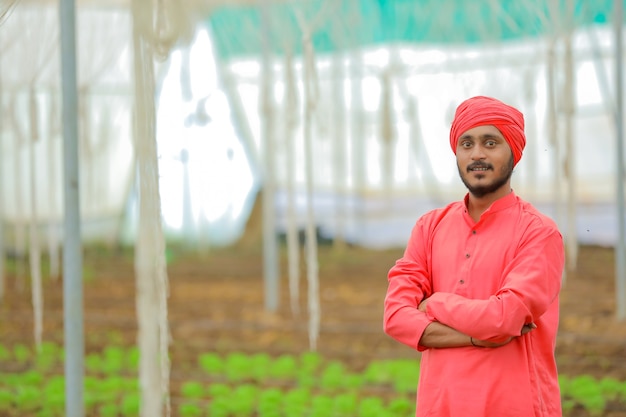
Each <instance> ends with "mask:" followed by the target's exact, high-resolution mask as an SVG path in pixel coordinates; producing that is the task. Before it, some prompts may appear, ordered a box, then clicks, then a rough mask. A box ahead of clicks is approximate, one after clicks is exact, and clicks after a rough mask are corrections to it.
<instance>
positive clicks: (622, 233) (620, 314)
mask: <svg viewBox="0 0 626 417" xmlns="http://www.w3.org/2000/svg"><path fill="white" fill-rule="evenodd" d="M614 8H615V10H614V13H613V19H614V24H615V91H616V99H615V132H616V138H617V141H616V142H617V143H616V146H617V152H615V154H616V155H617V175H616V178H615V184H616V186H617V202H616V203H617V204H616V206H617V224H618V237H617V243H616V245H615V281H616V282H615V291H616V294H617V303H616V311H617V319H618V320H624V319H626V219H624V121H623V119H622V116H623V115H624V74H623V56H622V55H623V53H622V52H623V40H622V28H623V19H624V5H623V3H622V0H615V1H614Z"/></svg>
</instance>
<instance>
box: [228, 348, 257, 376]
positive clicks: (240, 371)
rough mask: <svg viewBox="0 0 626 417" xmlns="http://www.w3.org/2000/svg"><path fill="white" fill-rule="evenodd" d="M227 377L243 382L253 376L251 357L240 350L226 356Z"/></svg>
mask: <svg viewBox="0 0 626 417" xmlns="http://www.w3.org/2000/svg"><path fill="white" fill-rule="evenodd" d="M225 373H226V377H227V378H228V380H229V381H232V382H243V381H244V380H246V379H251V377H252V361H251V360H250V357H249V356H247V355H245V354H243V353H239V352H233V353H230V354H229V355H228V356H227V357H226V365H225Z"/></svg>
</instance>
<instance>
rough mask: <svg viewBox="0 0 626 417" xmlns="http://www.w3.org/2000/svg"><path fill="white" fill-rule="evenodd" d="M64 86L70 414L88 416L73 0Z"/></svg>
mask: <svg viewBox="0 0 626 417" xmlns="http://www.w3.org/2000/svg"><path fill="white" fill-rule="evenodd" d="M59 7H60V9H59V11H60V13H59V15H60V16H59V17H60V27H61V88H62V96H63V139H64V140H63V159H64V164H63V166H64V203H65V207H64V238H63V239H64V244H63V327H64V334H65V415H66V417H83V416H84V415H85V405H84V401H83V394H84V373H85V365H84V362H85V360H84V356H85V353H84V349H85V348H84V344H85V341H84V330H83V282H82V269H83V266H82V254H81V236H80V235H81V233H80V199H79V188H80V187H79V182H78V179H79V174H78V122H77V120H76V115H77V114H78V104H77V103H78V87H77V81H76V79H77V77H76V33H75V31H76V18H75V4H74V0H61V2H60V6H59Z"/></svg>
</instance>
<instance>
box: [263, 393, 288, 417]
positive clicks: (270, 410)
mask: <svg viewBox="0 0 626 417" xmlns="http://www.w3.org/2000/svg"><path fill="white" fill-rule="evenodd" d="M282 398H283V393H282V391H281V390H279V389H277V388H270V389H267V390H265V391H262V392H261V393H260V395H259V404H258V407H257V411H258V413H259V417H280V414H281V408H282Z"/></svg>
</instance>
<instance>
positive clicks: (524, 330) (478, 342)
mask: <svg viewBox="0 0 626 417" xmlns="http://www.w3.org/2000/svg"><path fill="white" fill-rule="evenodd" d="M420 307H421V304H420ZM536 328H537V325H536V324H535V323H528V324H525V325H523V326H522V331H521V332H520V336H523V335H525V334H526V333H529V332H531V331H532V330H535V329H536ZM516 337H518V336H511V337H509V338H507V339H506V340H505V341H504V342H499V343H495V342H489V341H487V340H478V339H473V338H472V339H471V341H472V344H473V345H474V346H479V347H488V348H495V347H500V346H504V345H506V344H507V343H509V342H511V340H513V339H515V338H516Z"/></svg>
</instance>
